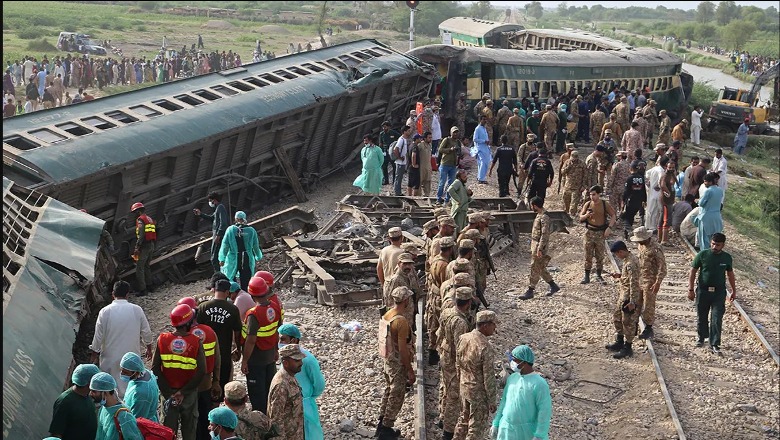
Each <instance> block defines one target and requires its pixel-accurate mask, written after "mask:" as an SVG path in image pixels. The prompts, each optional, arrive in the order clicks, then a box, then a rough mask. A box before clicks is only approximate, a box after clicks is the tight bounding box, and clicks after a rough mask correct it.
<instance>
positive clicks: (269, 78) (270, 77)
mask: <svg viewBox="0 0 780 440" xmlns="http://www.w3.org/2000/svg"><path fill="white" fill-rule="evenodd" d="M260 78H263V79H264V80H267V81H270V82H272V83H274V84H278V83H280V82H282V81H284V80H283V79H281V78H279V77H278V76H274V75H271V74H270V73H264V74H262V75H260Z"/></svg>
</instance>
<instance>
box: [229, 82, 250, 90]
mask: <svg viewBox="0 0 780 440" xmlns="http://www.w3.org/2000/svg"><path fill="white" fill-rule="evenodd" d="M227 85H229V86H230V87H233V88H234V89H238V90H241V91H242V92H249V91H251V90H254V89H255V88H254V87H252V86H250V85H249V84H246V83H243V82H241V81H230V82H229V83H227Z"/></svg>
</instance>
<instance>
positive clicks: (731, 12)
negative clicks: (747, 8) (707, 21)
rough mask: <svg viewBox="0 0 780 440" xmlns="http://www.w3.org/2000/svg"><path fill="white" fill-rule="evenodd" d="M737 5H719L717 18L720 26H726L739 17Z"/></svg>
mask: <svg viewBox="0 0 780 440" xmlns="http://www.w3.org/2000/svg"><path fill="white" fill-rule="evenodd" d="M738 9H739V8H738V7H737V5H736V3H734V2H732V1H723V2H720V3H718V8H717V9H716V10H715V18H716V19H717V20H718V24H719V25H721V26H725V25H727V24H729V22H731V20H733V19H734V17H735V16H736V15H737V10H738Z"/></svg>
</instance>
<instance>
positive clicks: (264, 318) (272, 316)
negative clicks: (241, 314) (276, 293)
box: [241, 301, 282, 350]
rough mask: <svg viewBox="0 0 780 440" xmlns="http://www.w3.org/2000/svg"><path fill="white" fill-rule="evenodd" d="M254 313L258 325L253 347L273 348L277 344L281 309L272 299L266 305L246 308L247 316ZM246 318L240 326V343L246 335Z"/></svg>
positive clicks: (261, 348) (247, 327)
mask: <svg viewBox="0 0 780 440" xmlns="http://www.w3.org/2000/svg"><path fill="white" fill-rule="evenodd" d="M250 314H252V315H254V317H255V319H257V322H258V323H259V324H260V327H258V329H257V333H256V334H255V336H257V339H256V340H255V347H257V349H258V350H271V349H275V348H276V347H277V345H278V344H279V331H278V330H279V322H280V321H281V318H282V310H281V308H280V307H279V304H277V303H276V302H273V301H269V302H268V305H265V306H261V305H259V304H258V305H256V306H254V307H252V308H251V309H249V310H247V312H246V315H247V318H248V317H249V315H250ZM248 322H249V321H248V319H244V325H243V326H241V344H242V345H243V343H244V341H245V340H246V337H247V332H248V329H249V325H248Z"/></svg>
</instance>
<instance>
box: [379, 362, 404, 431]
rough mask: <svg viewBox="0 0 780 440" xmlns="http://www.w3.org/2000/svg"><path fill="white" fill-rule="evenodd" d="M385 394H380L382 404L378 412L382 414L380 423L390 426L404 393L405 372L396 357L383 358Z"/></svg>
mask: <svg viewBox="0 0 780 440" xmlns="http://www.w3.org/2000/svg"><path fill="white" fill-rule="evenodd" d="M384 375H385V394H384V395H383V396H382V404H381V406H380V407H379V413H380V414H382V417H383V418H382V424H383V425H384V426H387V427H392V426H393V424H395V419H396V417H398V413H399V412H401V407H402V406H403V404H404V394H406V372H405V371H404V367H403V366H402V365H401V361H400V360H399V359H398V358H397V357H396V358H393V357H388V358H387V359H385V368H384Z"/></svg>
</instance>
